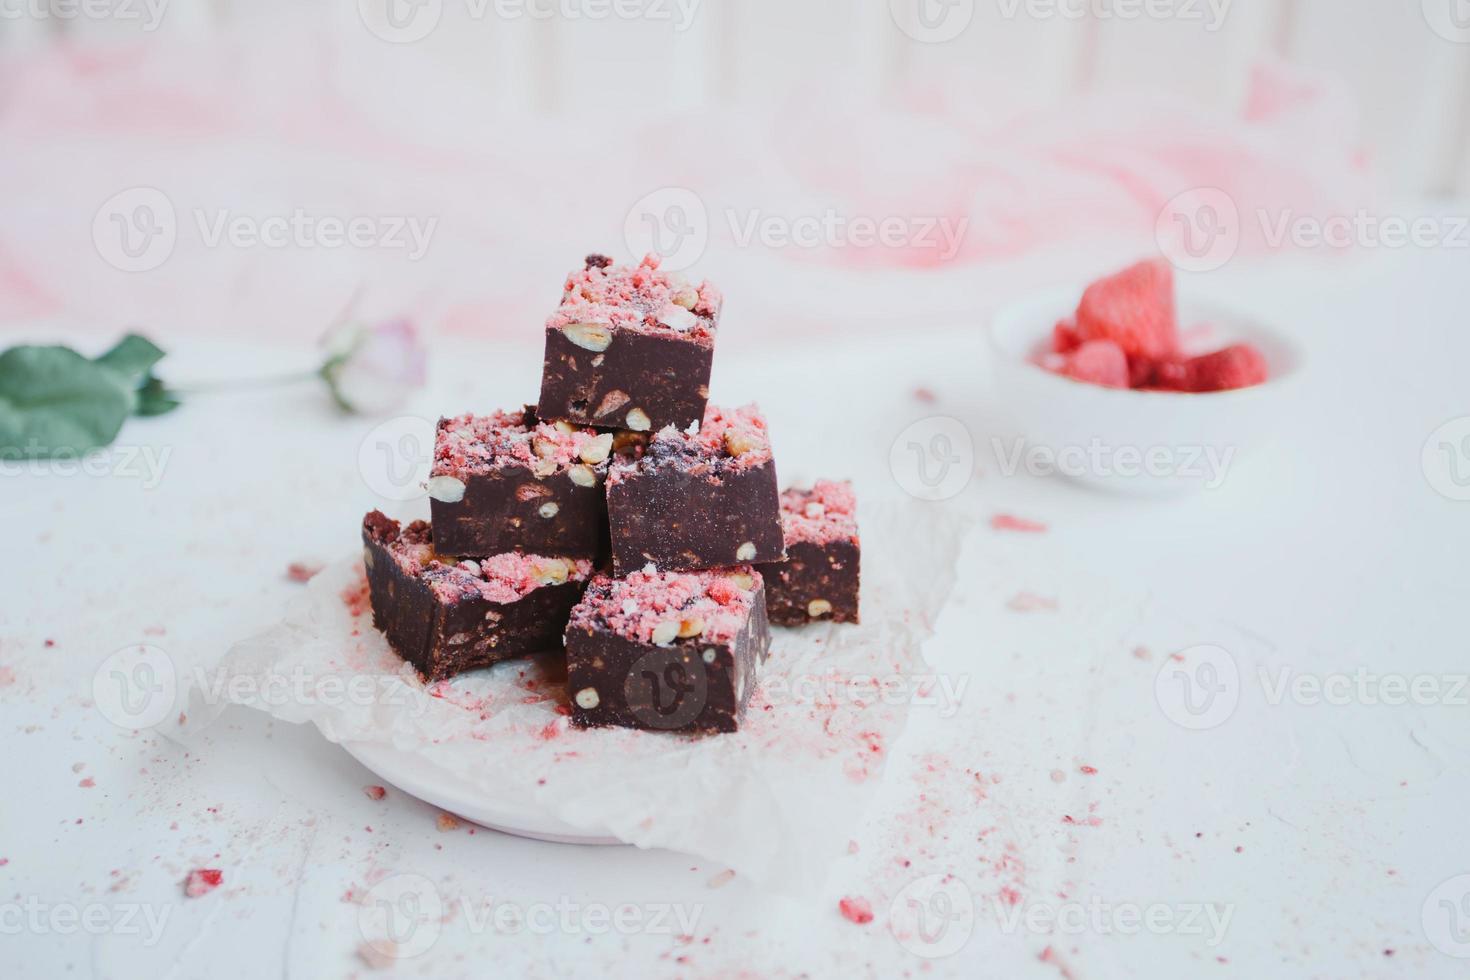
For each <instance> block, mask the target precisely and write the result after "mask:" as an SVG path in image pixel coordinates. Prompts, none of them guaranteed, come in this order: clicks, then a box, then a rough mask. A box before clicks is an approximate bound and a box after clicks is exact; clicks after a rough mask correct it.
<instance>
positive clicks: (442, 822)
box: [437, 813, 459, 833]
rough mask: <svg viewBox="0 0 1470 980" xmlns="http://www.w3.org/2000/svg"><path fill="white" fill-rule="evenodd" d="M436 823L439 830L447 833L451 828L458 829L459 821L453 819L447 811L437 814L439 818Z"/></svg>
mask: <svg viewBox="0 0 1470 980" xmlns="http://www.w3.org/2000/svg"><path fill="white" fill-rule="evenodd" d="M437 825H438V827H439V829H440V831H442V832H444V833H448V832H449V831H451V830H458V829H459V821H458V820H457V819H455V818H454V817H453V816H450V815H449V814H447V813H441V814H439V819H438V821H437Z"/></svg>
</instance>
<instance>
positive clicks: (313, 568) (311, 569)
mask: <svg viewBox="0 0 1470 980" xmlns="http://www.w3.org/2000/svg"><path fill="white" fill-rule="evenodd" d="M321 570H322V566H321V565H320V564H318V563H316V562H306V561H293V562H292V563H291V564H289V565H287V566H286V578H288V579H290V580H291V581H292V582H310V581H311V580H312V579H314V578H316V577H317V575H318V574H319V573H320V572H321Z"/></svg>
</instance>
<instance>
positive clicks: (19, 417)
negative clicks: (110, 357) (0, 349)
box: [0, 341, 146, 459]
mask: <svg viewBox="0 0 1470 980" xmlns="http://www.w3.org/2000/svg"><path fill="white" fill-rule="evenodd" d="M127 343H128V342H127V341H124V343H123V344H120V345H119V347H123V346H124V345H127ZM114 350H116V348H115V349H114ZM138 350H139V349H138V348H137V347H136V345H132V351H124V352H123V353H122V354H120V355H119V356H120V357H122V358H124V359H125V360H127V361H130V362H131V363H134V364H136V363H138V362H139V358H138V353H137V352H138ZM145 370H146V369H145ZM134 387H135V383H134V382H131V381H129V380H128V378H127V375H126V374H124V373H122V372H120V371H118V370H115V369H112V368H108V367H104V366H103V365H101V364H99V363H98V362H96V361H91V360H88V359H87V358H85V357H83V356H82V355H80V354H78V353H77V352H76V351H74V350H71V349H70V348H67V347H12V348H11V349H10V350H8V351H6V352H5V353H3V354H0V455H5V456H8V457H11V458H14V457H15V456H16V455H17V454H19V455H20V456H21V457H23V458H28V459H34V458H46V457H51V456H59V455H80V454H82V453H85V452H88V451H90V450H92V449H96V448H98V447H99V446H106V445H108V444H109V443H111V442H112V440H114V439H116V438H117V433H118V431H119V430H120V429H121V428H122V425H123V422H124V421H126V419H127V417H128V416H129V415H131V414H132V413H133V411H134V409H135V408H137V405H138V396H137V392H136V391H135V390H134Z"/></svg>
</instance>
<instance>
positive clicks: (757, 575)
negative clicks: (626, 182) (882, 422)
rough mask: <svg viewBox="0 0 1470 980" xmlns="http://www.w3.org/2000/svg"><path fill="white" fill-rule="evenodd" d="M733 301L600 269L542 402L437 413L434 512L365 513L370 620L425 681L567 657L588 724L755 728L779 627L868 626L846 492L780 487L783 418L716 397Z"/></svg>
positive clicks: (568, 319)
mask: <svg viewBox="0 0 1470 980" xmlns="http://www.w3.org/2000/svg"><path fill="white" fill-rule="evenodd" d="M722 303H723V299H722V297H721V295H720V292H719V290H717V289H716V288H715V287H714V286H712V285H711V284H709V283H708V282H706V283H702V284H700V285H698V286H694V285H692V284H690V283H688V282H687V281H685V280H684V279H683V278H682V277H680V276H678V275H676V274H673V273H667V272H664V271H661V270H660V269H659V261H658V259H657V258H656V257H653V256H650V257H648V258H645V259H644V260H643V261H642V262H641V263H640V264H638V265H636V266H614V265H613V263H612V260H611V259H609V258H607V257H606V256H601V255H591V256H588V257H587V260H586V265H585V268H583V269H580V270H578V271H577V272H574V273H572V274H571V275H570V276H568V277H567V280H566V285H565V290H564V293H563V296H562V300H561V305H560V306H559V307H558V309H557V310H556V312H555V313H553V314H552V316H551V317H550V319H549V320H548V321H547V324H546V357H545V368H544V372H543V375H542V381H541V398H540V402H539V404H537V405H536V406H535V407H531V406H527V407H525V408H524V409H521V410H519V411H510V412H506V411H497V412H494V413H493V414H490V415H462V416H458V417H455V418H446V419H442V420H441V421H440V422H439V425H438V430H437V432H436V435H435V443H434V462H433V469H432V472H431V476H430V478H429V484H428V489H429V498H430V517H431V520H430V521H427V522H425V521H416V522H414V523H412V524H409V525H407V526H402V525H400V524H399V522H397V521H394V520H392V519H390V518H388V517H386V516H385V515H383V514H382V513H380V512H377V511H374V512H373V513H371V514H369V515H368V516H367V517H366V518H365V519H364V521H363V529H362V534H363V544H364V549H365V550H364V561H365V565H366V568H367V575H368V583H369V586H370V593H371V598H372V608H373V621H374V624H375V625H376V626H377V628H378V629H379V630H381V631H382V632H383V633H384V634H385V635H386V637H387V639H388V642H389V644H390V645H391V646H392V647H393V649H394V650H395V651H397V653H398V654H399V655H400V656H402V657H403V658H404V659H405V660H407V661H408V662H409V663H411V664H413V666H414V667H415V668H416V669H417V670H418V671H419V673H420V674H421V675H422V676H423V677H424V678H425V679H426V680H428V681H439V680H444V679H447V678H450V677H453V676H455V675H457V674H460V673H462V672H464V671H469V670H476V669H479V668H482V667H487V666H490V665H492V664H495V663H499V662H501V661H503V660H508V659H512V658H516V657H524V656H529V655H531V654H542V653H548V652H563V653H564V656H565V659H566V673H567V697H568V701H569V704H568V706H567V710H569V711H570V713H571V719H572V722H573V724H575V725H577V726H579V727H584V728H590V727H601V726H619V727H625V728H635V729H642V730H650V731H676V732H730V731H736V730H738V728H739V727H740V724H741V721H742V719H743V718H744V715H745V709H746V705H747V704H748V703H749V700H750V697H751V694H752V693H753V692H754V690H755V687H756V680H757V674H758V671H759V670H760V667H761V665H762V664H763V663H764V661H765V660H766V657H767V655H768V654H769V652H770V646H771V631H770V626H771V624H772V623H775V624H777V625H782V626H797V625H801V624H804V623H807V622H810V621H813V620H832V621H837V622H851V623H856V622H857V621H858V584H859V540H858V528H857V521H856V518H855V516H854V499H853V493H852V489H851V486H850V485H849V484H847V483H838V482H833V481H818V482H817V483H816V485H815V486H813V487H812V488H811V489H810V490H805V489H791V490H787V491H786V492H785V493H778V489H777V488H778V483H777V479H776V464H775V460H774V458H773V457H772V454H771V443H770V439H769V438H768V435H767V431H766V421H765V419H764V418H763V417H762V416H761V414H760V412H759V411H758V410H757V409H756V408H755V407H754V406H747V407H745V408H740V409H735V410H729V409H723V408H719V407H717V406H714V405H710V404H709V403H708V402H709V379H710V370H711V367H712V365H713V361H714V345H715V335H716V331H717V329H718V326H719V319H720V309H721V306H722Z"/></svg>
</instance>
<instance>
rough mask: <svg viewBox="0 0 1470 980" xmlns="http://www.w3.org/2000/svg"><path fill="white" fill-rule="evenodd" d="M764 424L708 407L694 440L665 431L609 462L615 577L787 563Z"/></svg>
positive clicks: (751, 409)
mask: <svg viewBox="0 0 1470 980" xmlns="http://www.w3.org/2000/svg"><path fill="white" fill-rule="evenodd" d="M776 487H777V484H776V463H775V460H774V459H772V457H771V443H770V439H769V438H768V437H767V435H766V420H765V419H764V418H762V417H761V414H760V411H759V410H758V409H757V408H756V407H755V406H754V405H749V406H746V407H745V408H741V409H738V410H736V411H726V410H724V409H721V408H718V407H716V406H713V405H711V406H710V407H709V409H708V410H707V411H706V412H705V416H704V422H703V424H702V425H700V426H699V427H698V430H697V431H680V430H678V429H675V428H674V427H673V426H669V427H667V428H664V429H662V430H660V431H659V432H657V433H655V434H654V436H653V437H652V438H651V439H649V440H648V442H647V444H646V445H645V446H642V447H634V451H633V452H630V453H627V454H619V455H617V456H614V458H613V462H612V468H611V469H610V470H609V471H608V476H607V508H608V519H609V520H610V521H611V524H612V554H613V571H614V572H615V573H616V574H618V575H626V574H628V573H629V572H631V571H633V570H634V569H637V568H642V567H643V566H644V565H646V564H649V563H650V562H651V563H652V564H654V565H655V566H656V567H657V568H658V569H659V570H660V571H670V572H677V571H693V570H696V569H702V568H724V567H728V566H730V565H737V564H746V563H752V562H766V561H780V560H781V559H782V558H783V557H784V556H785V548H784V544H783V542H784V538H783V535H782V530H781V503H780V495H779V493H778V492H777V489H776Z"/></svg>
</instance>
